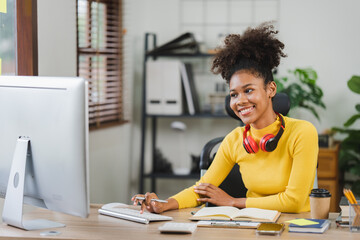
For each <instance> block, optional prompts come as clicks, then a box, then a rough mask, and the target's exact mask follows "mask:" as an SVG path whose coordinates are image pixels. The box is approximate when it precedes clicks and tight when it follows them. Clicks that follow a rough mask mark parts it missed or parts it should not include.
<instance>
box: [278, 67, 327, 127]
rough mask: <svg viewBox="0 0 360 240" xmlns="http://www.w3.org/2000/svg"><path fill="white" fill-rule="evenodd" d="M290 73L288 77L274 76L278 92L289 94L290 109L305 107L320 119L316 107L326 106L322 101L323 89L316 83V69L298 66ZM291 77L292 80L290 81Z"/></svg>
mask: <svg viewBox="0 0 360 240" xmlns="http://www.w3.org/2000/svg"><path fill="white" fill-rule="evenodd" d="M289 73H290V76H286V77H277V76H276V75H275V76H274V80H275V82H276V85H277V90H278V92H284V93H286V94H287V95H288V96H289V98H290V109H295V108H305V109H307V110H309V111H310V112H311V113H312V114H313V115H314V116H315V117H316V118H317V119H318V120H320V117H319V115H318V113H317V112H316V108H315V107H316V106H318V107H321V108H324V109H325V108H326V107H325V104H324V102H323V101H322V97H323V91H322V90H321V88H320V87H319V86H318V85H317V84H316V80H317V78H318V76H317V73H316V71H315V70H314V69H312V68H296V69H295V70H289ZM289 79H291V81H288V80H289Z"/></svg>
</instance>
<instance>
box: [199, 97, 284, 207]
mask: <svg viewBox="0 0 360 240" xmlns="http://www.w3.org/2000/svg"><path fill="white" fill-rule="evenodd" d="M272 101H273V109H274V111H275V112H278V113H281V114H282V115H283V116H286V115H287V114H288V112H289V110H290V99H289V97H288V96H287V95H286V94H285V93H277V94H276V95H275V96H274V98H273V100H272ZM225 110H226V112H227V114H228V115H229V116H231V117H233V118H235V119H236V120H238V121H240V125H242V126H243V125H244V123H243V122H242V121H241V120H240V118H238V116H237V115H236V114H235V113H234V112H233V111H232V109H231V108H230V95H228V96H226V98H225ZM223 139H224V137H218V138H215V139H212V140H210V141H209V142H207V143H206V144H205V146H204V147H203V149H202V151H201V154H200V175H201V176H203V175H204V174H205V172H206V171H207V169H208V168H209V166H210V164H211V162H212V160H213V158H214V156H211V152H212V150H213V148H214V147H215V146H216V145H218V144H219V143H221V141H222V140H223ZM234 183H236V184H234ZM219 187H220V188H221V189H222V190H224V191H225V192H226V193H227V194H229V195H230V196H232V197H235V198H241V197H246V192H247V189H246V188H245V186H244V183H243V181H242V178H241V174H240V172H239V165H237V164H235V165H234V167H233V168H232V170H231V171H230V173H229V175H228V176H227V177H226V178H225V179H224V181H223V182H222V183H221V184H220V186H219ZM207 206H211V204H207Z"/></svg>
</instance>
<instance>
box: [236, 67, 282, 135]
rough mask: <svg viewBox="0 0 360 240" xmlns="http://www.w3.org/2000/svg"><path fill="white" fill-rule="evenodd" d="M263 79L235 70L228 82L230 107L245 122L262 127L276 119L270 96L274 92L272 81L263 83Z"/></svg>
mask: <svg viewBox="0 0 360 240" xmlns="http://www.w3.org/2000/svg"><path fill="white" fill-rule="evenodd" d="M264 84H265V83H264V79H263V78H261V77H255V76H254V75H253V74H252V73H250V72H249V71H246V70H240V71H238V72H235V73H234V74H233V75H232V77H231V79H230V83H229V87H230V99H231V100H230V107H231V109H232V110H233V111H234V113H235V114H236V115H237V116H238V117H239V118H240V119H241V120H242V121H243V123H245V124H250V125H251V127H254V128H256V129H261V128H264V127H266V126H268V125H270V124H271V123H273V122H274V121H275V119H276V114H275V112H274V110H273V108H272V101H271V99H272V97H274V96H275V94H276V84H275V82H274V81H272V82H270V83H268V84H267V85H266V86H265V85H264Z"/></svg>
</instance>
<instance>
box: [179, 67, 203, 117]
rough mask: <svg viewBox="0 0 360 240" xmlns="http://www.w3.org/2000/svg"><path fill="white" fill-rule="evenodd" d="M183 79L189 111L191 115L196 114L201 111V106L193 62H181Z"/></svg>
mask: <svg viewBox="0 0 360 240" xmlns="http://www.w3.org/2000/svg"><path fill="white" fill-rule="evenodd" d="M181 79H182V83H183V88H184V95H185V98H186V103H187V109H188V112H189V114H190V115H195V114H196V113H199V112H200V106H199V101H198V97H197V91H196V87H195V82H194V77H193V72H192V66H191V64H189V63H182V64H181Z"/></svg>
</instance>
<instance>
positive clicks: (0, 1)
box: [0, 0, 7, 72]
mask: <svg viewBox="0 0 360 240" xmlns="http://www.w3.org/2000/svg"><path fill="white" fill-rule="evenodd" d="M6 1H7V0H0V13H6V12H7V7H6ZM0 72H1V71H0Z"/></svg>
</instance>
